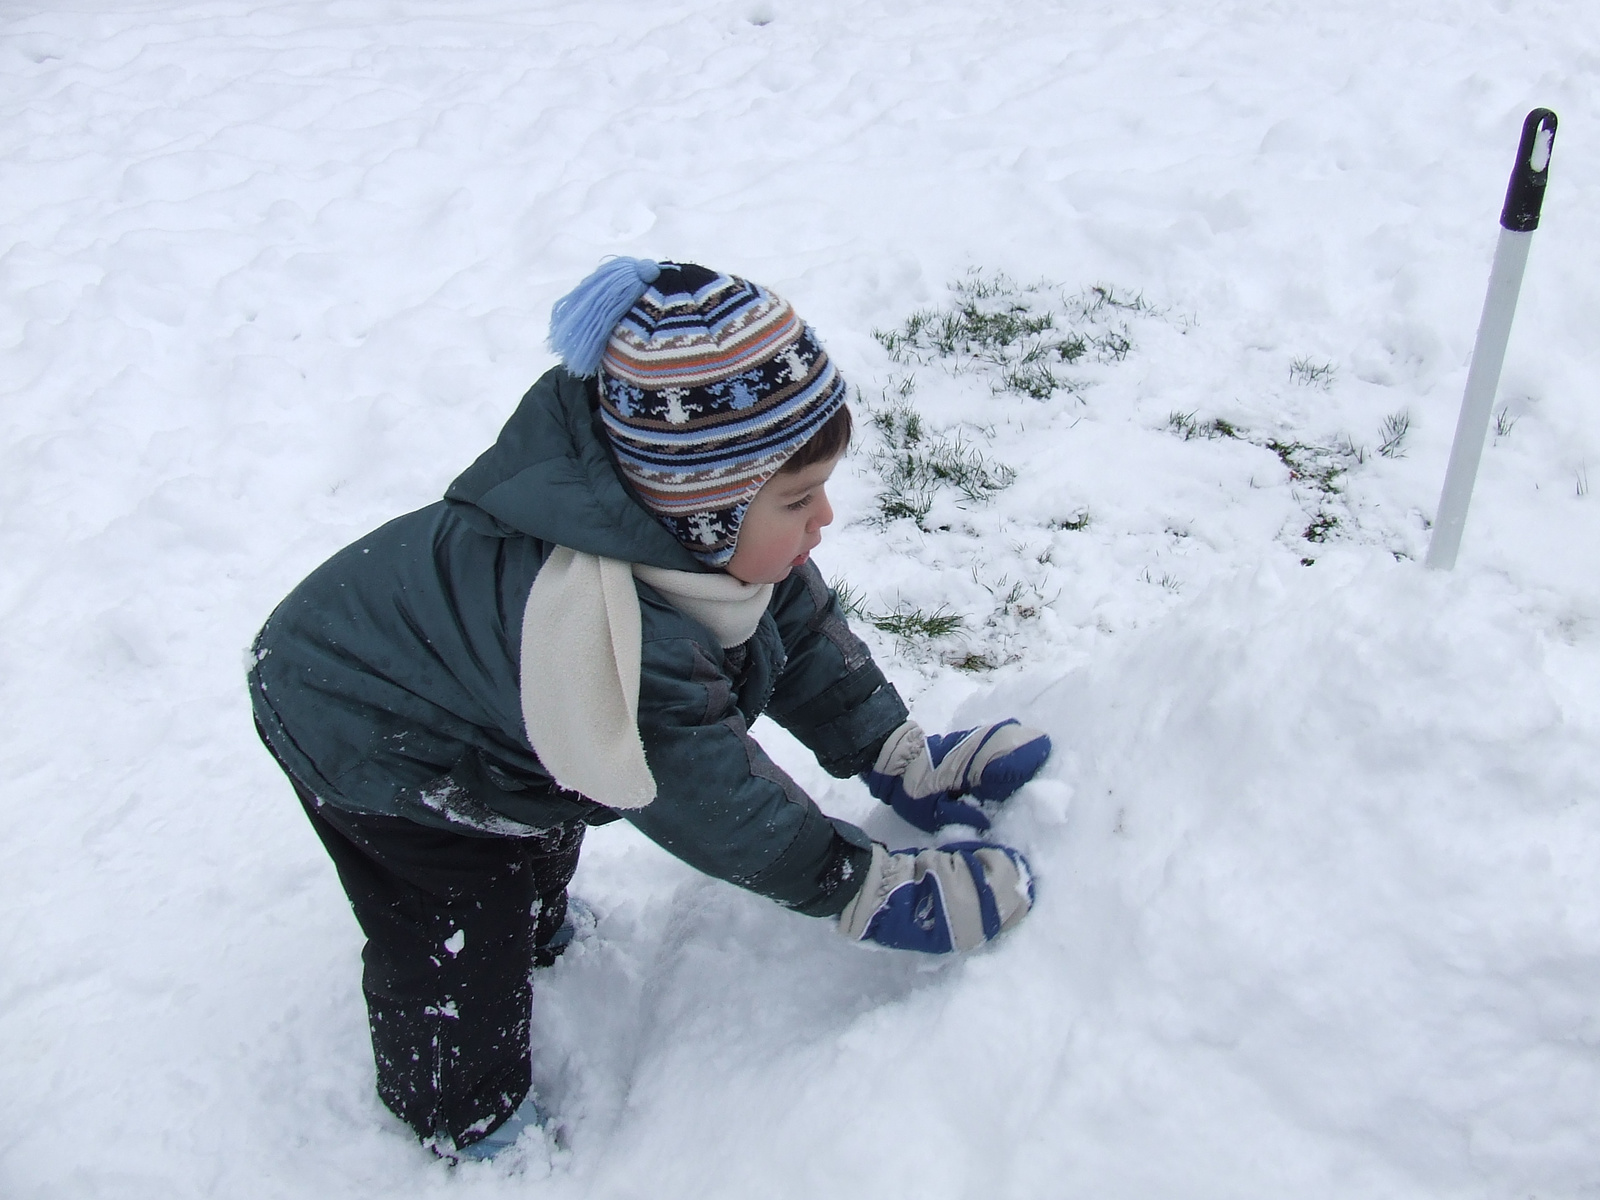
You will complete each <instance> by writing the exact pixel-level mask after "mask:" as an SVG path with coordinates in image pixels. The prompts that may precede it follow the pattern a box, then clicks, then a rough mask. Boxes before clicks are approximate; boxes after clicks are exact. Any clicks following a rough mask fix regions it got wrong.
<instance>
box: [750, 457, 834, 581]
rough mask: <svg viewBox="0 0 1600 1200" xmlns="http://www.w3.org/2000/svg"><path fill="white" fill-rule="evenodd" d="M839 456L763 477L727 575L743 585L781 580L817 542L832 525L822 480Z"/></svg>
mask: <svg viewBox="0 0 1600 1200" xmlns="http://www.w3.org/2000/svg"><path fill="white" fill-rule="evenodd" d="M843 457H844V456H843V455H842V454H841V455H839V456H838V457H836V458H830V459H828V460H827V461H826V462H819V463H813V464H812V465H811V466H809V467H802V468H800V470H798V471H779V472H778V473H777V474H776V475H774V476H773V477H772V478H771V479H769V480H767V482H766V483H765V484H763V485H762V488H761V490H760V491H759V492H757V493H756V498H755V499H754V500H752V501H750V507H749V509H748V510H746V512H745V514H744V521H743V523H742V524H740V526H739V540H738V541H737V542H736V543H735V544H734V548H733V558H732V559H731V560H730V561H729V563H728V574H729V575H732V576H733V577H734V578H735V579H737V580H740V581H741V582H743V583H781V582H782V581H783V580H785V579H787V578H788V576H789V572H790V571H792V570H794V569H795V568H796V567H798V566H799V565H800V564H801V563H803V562H805V560H806V557H807V556H808V555H809V554H810V553H811V552H812V551H813V550H815V549H816V548H817V546H818V544H819V543H820V542H821V541H822V527H823V526H824V525H831V524H833V507H832V506H831V505H830V504H829V503H828V493H827V488H826V484H827V482H828V477H829V476H830V475H832V474H833V469H834V468H835V467H836V466H838V465H839V459H840V458H843Z"/></svg>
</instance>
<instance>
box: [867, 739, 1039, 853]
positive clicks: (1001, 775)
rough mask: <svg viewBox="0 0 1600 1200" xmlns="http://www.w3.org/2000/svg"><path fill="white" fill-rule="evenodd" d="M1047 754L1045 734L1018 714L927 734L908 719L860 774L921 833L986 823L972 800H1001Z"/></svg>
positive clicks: (982, 826) (870, 788)
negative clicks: (954, 730)
mask: <svg viewBox="0 0 1600 1200" xmlns="http://www.w3.org/2000/svg"><path fill="white" fill-rule="evenodd" d="M1049 757H1050V739H1049V737H1047V736H1046V735H1045V734H1043V733H1040V732H1039V731H1038V730H1037V729H1029V728H1028V727H1027V726H1026V725H1022V724H1019V723H1018V722H1017V721H1011V720H1008V721H996V722H995V723H994V724H992V725H980V726H979V727H978V728H976V729H963V730H961V731H959V732H957V733H943V734H935V735H934V736H933V737H928V736H926V735H925V734H924V733H923V732H922V729H921V727H920V726H918V725H917V723H916V722H915V721H907V722H906V723H905V724H904V725H902V726H900V728H899V729H896V730H895V731H894V732H893V733H891V734H890V735H889V740H888V741H886V742H884V744H883V749H882V750H880V751H879V752H878V761H877V762H875V763H874V764H873V765H872V769H871V770H870V771H868V772H867V774H866V780H867V790H868V791H870V792H871V793H872V794H873V795H874V796H876V797H877V798H878V799H879V800H882V801H883V802H884V803H886V804H887V805H889V807H890V808H892V809H894V811H895V812H897V813H898V814H900V817H901V819H902V820H905V821H908V822H910V823H911V824H912V825H915V826H916V827H917V828H918V829H921V830H925V831H926V832H928V833H933V832H935V831H937V830H939V829H941V828H943V827H944V826H946V825H970V826H972V827H973V828H974V829H977V830H980V831H981V830H985V829H988V828H989V818H988V817H987V816H986V815H985V814H984V811H983V809H981V808H980V807H978V805H979V804H984V803H993V802H995V801H999V800H1004V799H1005V798H1006V797H1007V796H1009V795H1011V793H1013V792H1015V791H1016V790H1017V789H1018V788H1019V787H1021V786H1022V785H1023V784H1025V783H1027V782H1028V780H1030V779H1032V778H1033V777H1034V775H1035V774H1037V773H1038V770H1039V768H1040V767H1042V766H1043V765H1044V760H1045V759H1047V758H1049ZM963 796H970V797H971V798H972V799H971V800H963V799H961V797H963ZM974 801H976V803H974Z"/></svg>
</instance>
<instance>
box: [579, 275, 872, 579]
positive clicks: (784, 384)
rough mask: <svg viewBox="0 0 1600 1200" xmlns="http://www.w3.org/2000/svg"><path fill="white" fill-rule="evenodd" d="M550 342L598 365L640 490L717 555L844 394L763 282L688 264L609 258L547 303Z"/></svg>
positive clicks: (695, 542) (811, 339)
mask: <svg viewBox="0 0 1600 1200" xmlns="http://www.w3.org/2000/svg"><path fill="white" fill-rule="evenodd" d="M550 345H551V348H552V349H554V350H555V351H556V352H557V353H558V354H560V355H561V357H562V360H563V361H564V362H565V364H566V367H567V369H568V370H569V371H571V372H572V373H573V374H574V375H578V376H588V375H593V374H594V373H595V372H596V370H598V371H599V374H600V411H601V417H602V419H603V420H604V422H605V428H606V432H607V433H608V434H609V435H610V437H611V445H612V448H613V449H614V450H615V451H616V455H617V462H618V463H619V464H620V465H621V468H622V473H623V474H624V475H625V476H626V477H627V479H628V482H629V483H631V484H632V485H633V487H634V490H635V491H636V492H638V494H639V497H640V499H642V500H643V501H644V503H645V505H646V506H647V507H648V508H649V509H650V511H651V512H653V513H654V514H655V515H656V517H657V518H658V519H659V520H660V521H661V523H662V524H663V525H665V526H666V527H667V529H668V530H669V531H670V532H671V533H672V536H673V537H675V538H677V539H678V541H679V542H681V543H683V545H684V546H685V547H686V548H687V549H688V550H689V552H690V553H691V554H693V555H694V556H695V557H696V558H698V559H699V560H700V561H701V562H703V563H705V564H706V565H707V566H710V567H725V566H727V564H728V560H729V559H731V558H732V557H733V550H734V543H735V542H736V541H737V540H738V537H739V525H740V523H741V522H743V520H744V515H745V512H746V511H747V510H748V509H749V507H750V501H751V500H752V499H754V497H755V494H756V493H757V492H758V491H760V490H761V485H762V484H764V483H766V482H767V480H768V479H770V478H772V476H773V475H775V474H777V472H778V470H779V468H781V467H782V466H783V464H784V463H785V462H786V461H787V460H788V459H789V457H790V456H791V455H793V454H794V452H795V451H797V450H799V449H800V447H801V446H803V445H805V444H806V442H807V441H808V440H809V439H810V438H811V436H812V435H813V434H815V433H816V432H817V431H818V430H819V429H821V428H822V426H823V425H824V424H826V423H827V421H828V419H829V418H830V417H832V416H833V415H834V414H835V413H836V412H838V411H839V409H840V407H841V406H842V405H843V404H844V394H845V386H844V381H843V380H842V379H840V378H839V373H838V372H837V371H835V370H834V368H833V364H832V363H831V362H830V361H829V360H828V356H827V354H826V352H824V351H823V349H822V345H821V343H819V342H818V341H817V339H816V337H815V336H814V335H813V334H812V332H811V330H810V328H809V327H808V326H807V325H806V324H805V323H804V322H803V321H801V320H800V318H799V317H798V316H796V315H795V311H794V309H793V308H791V307H789V304H788V302H787V301H785V300H783V299H782V298H780V297H778V296H775V295H773V294H772V293H771V292H769V291H767V290H766V288H764V287H762V286H760V285H759V284H755V283H750V282H749V281H747V280H744V279H740V278H739V277H738V276H736V275H723V274H720V273H718V272H716V271H712V270H708V269H707V268H705V267H701V266H696V265H695V264H693V263H671V262H664V263H655V262H651V261H649V260H647V259H634V258H615V259H611V260H610V261H608V262H606V263H605V264H603V265H602V266H601V267H600V269H599V270H597V271H596V272H595V273H594V274H592V275H590V276H589V278H587V279H585V280H584V281H583V282H582V283H580V284H579V285H578V286H577V287H576V288H574V289H573V290H572V291H571V292H570V293H568V294H567V295H566V296H564V297H562V298H561V299H560V300H558V301H557V302H556V305H555V308H554V310H553V311H552V313H551V316H550Z"/></svg>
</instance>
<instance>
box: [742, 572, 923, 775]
mask: <svg viewBox="0 0 1600 1200" xmlns="http://www.w3.org/2000/svg"><path fill="white" fill-rule="evenodd" d="M771 611H772V613H773V617H774V619H775V620H776V622H777V625H778V633H779V636H781V637H782V638H783V645H784V651H785V653H786V655H787V659H788V661H787V662H786V663H785V665H784V668H783V671H782V673H781V674H780V676H779V678H778V681H777V684H776V686H775V687H774V688H773V692H772V699H771V700H770V701H769V702H768V705H767V715H768V716H770V717H771V718H772V719H773V720H775V721H777V722H778V724H780V725H782V726H783V727H784V728H785V729H787V730H788V731H789V732H790V733H792V734H794V736H795V737H796V738H798V739H799V740H800V741H801V742H802V743H804V744H805V746H806V747H807V748H808V749H810V751H811V752H812V753H813V754H815V755H816V756H817V762H818V763H820V764H821V765H822V768H823V770H825V771H827V772H828V773H829V774H830V775H833V776H834V777H836V778H839V779H844V778H848V777H849V776H851V775H858V774H860V773H861V772H862V771H865V770H866V769H867V768H868V767H870V766H871V765H872V763H873V761H874V760H875V759H876V758H877V756H878V751H879V750H880V749H881V748H882V746H883V743H884V739H886V738H887V737H888V736H889V734H891V733H893V732H894V730H895V729H897V728H898V727H899V726H900V725H901V724H902V723H903V722H904V721H905V720H906V717H907V716H908V713H907V712H906V706H905V703H904V702H903V701H902V700H901V699H900V693H899V692H897V691H895V689H894V685H893V684H892V683H890V682H889V681H888V680H887V679H885V678H884V675H883V672H882V671H881V670H879V669H878V664H877V663H875V662H873V661H872V655H871V653H870V652H869V651H868V650H867V647H866V644H865V643H864V642H863V641H862V640H861V639H860V638H858V637H857V636H856V635H855V634H853V633H852V632H850V626H849V624H848V623H846V621H845V617H844V611H843V610H842V609H841V608H840V606H839V600H838V597H837V596H835V595H834V594H833V589H832V588H830V587H829V586H828V585H827V584H826V583H825V582H823V579H822V572H820V571H819V570H817V567H816V564H815V563H812V562H809V561H808V562H806V563H804V564H803V565H802V566H800V567H799V568H798V569H796V570H795V571H794V572H793V573H791V575H790V576H789V578H788V579H786V580H785V581H784V582H783V583H782V584H780V585H779V590H778V593H777V594H776V595H774V597H773V604H772V606H771Z"/></svg>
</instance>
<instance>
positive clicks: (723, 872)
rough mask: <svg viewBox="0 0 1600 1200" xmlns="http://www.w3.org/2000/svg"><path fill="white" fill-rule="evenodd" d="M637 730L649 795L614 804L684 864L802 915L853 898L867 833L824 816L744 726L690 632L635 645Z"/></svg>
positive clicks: (836, 908)
mask: <svg viewBox="0 0 1600 1200" xmlns="http://www.w3.org/2000/svg"><path fill="white" fill-rule="evenodd" d="M641 650H642V658H643V662H642V670H641V672H640V694H639V733H640V736H641V738H642V740H643V742H644V749H645V758H646V760H647V761H648V762H649V764H650V770H651V773H652V774H653V775H654V776H655V780H656V786H657V789H658V791H657V794H656V798H655V799H654V800H653V801H651V803H650V804H648V805H646V806H645V807H644V808H642V809H637V810H634V811H630V812H624V813H623V814H622V815H623V817H625V818H626V819H627V820H628V821H630V822H632V824H633V825H634V826H636V827H637V828H638V829H639V830H640V831H641V832H642V833H644V834H645V836H646V837H649V838H650V839H651V840H652V841H654V842H656V843H657V844H658V845H660V846H662V847H663V848H664V849H666V850H668V851H670V852H671V853H672V854H674V855H676V856H677V857H678V858H681V859H682V860H683V861H684V862H686V863H688V864H689V865H690V866H692V867H695V868H697V869H698V870H701V871H704V872H705V873H706V874H708V875H713V876H715V877H717V878H719V879H725V880H727V881H728V882H730V883H733V884H737V885H738V886H740V887H743V888H746V889H748V890H750V891H752V892H756V893H758V894H760V895H763V896H767V897H769V898H771V899H773V900H776V901H778V903H780V904H783V905H786V906H787V907H789V908H793V909H795V910H797V911H799V912H802V913H805V914H807V915H809V916H818V917H821V916H835V915H837V914H838V913H839V912H840V911H841V910H842V909H843V908H844V906H845V905H846V904H848V903H849V902H850V900H851V899H852V898H853V897H854V896H855V894H856V892H857V891H858V890H859V889H860V887H861V883H862V881H863V879H864V878H865V872H866V869H867V865H868V863H869V862H870V861H871V850H870V846H871V841H870V839H868V838H867V836H866V835H865V834H864V833H862V832H861V831H860V830H859V829H857V828H856V827H855V826H853V825H850V824H848V823H846V822H844V821H835V820H832V819H830V818H829V817H827V816H825V815H824V814H823V813H822V811H821V810H820V809H818V808H817V806H816V804H815V803H814V802H813V801H812V800H811V798H810V797H809V796H807V795H806V794H805V792H804V791H802V790H801V789H800V787H799V786H798V785H797V784H796V783H795V782H794V781H793V780H792V779H790V778H789V776H788V775H787V774H785V773H784V771H783V770H782V769H781V768H780V767H779V766H778V765H777V764H776V763H774V762H773V761H772V760H771V759H770V758H769V757H767V754H766V752H765V751H763V750H762V749H761V746H760V745H759V744H758V743H757V742H756V741H755V739H753V738H752V737H751V736H750V734H749V732H748V731H747V729H746V727H745V720H744V716H743V714H742V713H741V712H740V711H739V708H738V706H737V704H736V703H735V697H734V691H733V681H732V680H731V679H730V678H729V677H728V676H727V675H726V674H725V673H724V672H723V670H722V669H721V668H720V667H719V666H718V665H717V664H716V663H715V662H714V661H713V660H712V658H711V656H710V655H709V654H708V653H707V651H706V649H705V648H703V647H701V646H700V645H699V643H698V642H697V641H696V640H695V639H694V638H691V637H670V638H660V639H655V640H646V642H645V643H644V645H643V646H642V647H641Z"/></svg>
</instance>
